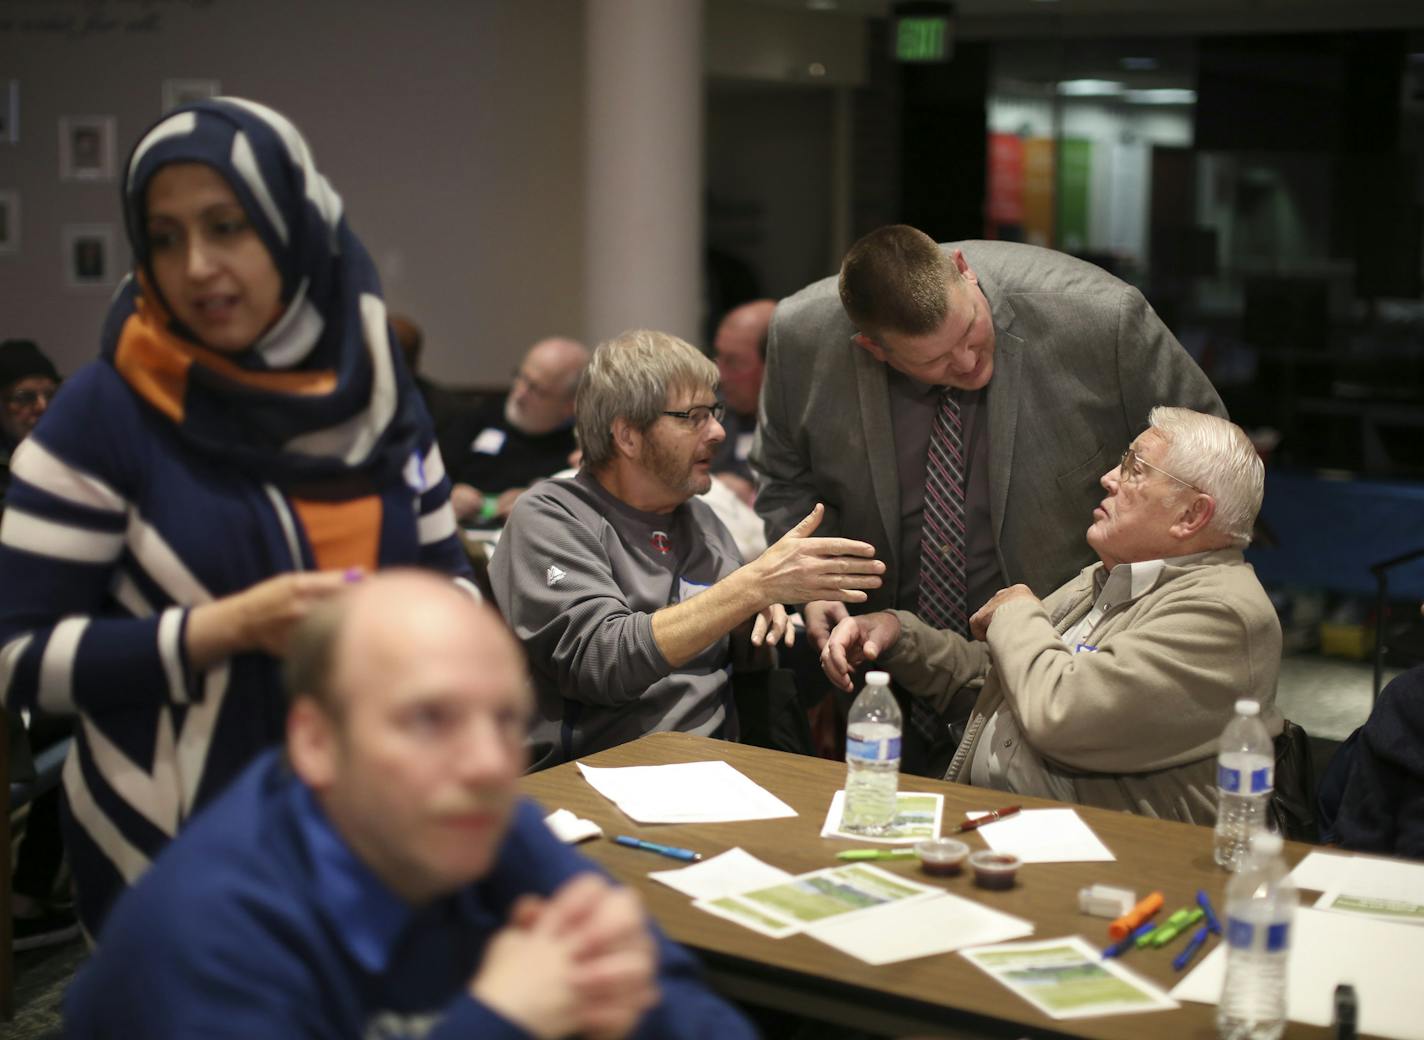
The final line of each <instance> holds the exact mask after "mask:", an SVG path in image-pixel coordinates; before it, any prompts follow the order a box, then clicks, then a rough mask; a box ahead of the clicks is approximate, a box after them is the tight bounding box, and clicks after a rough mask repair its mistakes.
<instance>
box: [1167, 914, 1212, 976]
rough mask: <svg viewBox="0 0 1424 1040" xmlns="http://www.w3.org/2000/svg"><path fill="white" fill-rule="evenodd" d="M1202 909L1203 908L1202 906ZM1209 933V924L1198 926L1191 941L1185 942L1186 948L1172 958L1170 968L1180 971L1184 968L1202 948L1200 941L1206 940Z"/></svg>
mask: <svg viewBox="0 0 1424 1040" xmlns="http://www.w3.org/2000/svg"><path fill="white" fill-rule="evenodd" d="M1203 909H1205V908H1204V907H1203ZM1210 912H1211V911H1209V910H1208V911H1207V913H1210ZM1210 934H1211V925H1209V924H1204V925H1202V926H1201V927H1200V928H1198V929H1197V934H1196V935H1194V936H1192V941H1191V942H1189V943H1187V945H1186V948H1185V949H1183V950H1182V952H1181V953H1179V954H1177V956H1176V957H1174V958H1172V970H1173V971H1181V970H1182V969H1183V968H1185V967H1186V966H1187V965H1188V964H1189V963H1190V962H1191V959H1192V958H1193V957H1195V956H1196V955H1197V951H1198V950H1200V949H1201V948H1202V943H1204V942H1206V937H1207V936H1208V935H1210Z"/></svg>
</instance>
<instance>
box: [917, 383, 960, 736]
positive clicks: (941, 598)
mask: <svg viewBox="0 0 1424 1040" xmlns="http://www.w3.org/2000/svg"><path fill="white" fill-rule="evenodd" d="M963 430H964V424H963V422H962V421H961V417H960V414H959V401H958V399H957V398H956V397H955V395H954V391H953V390H951V389H950V388H949V387H944V388H943V389H941V390H940V394H939V408H938V410H936V412H935V419H934V428H933V429H932V430H931V431H930V449H929V455H928V458H927V459H926V466H925V511H924V517H923V526H922V528H921V533H920V595H919V609H918V611H917V613H918V614H919V615H920V617H921V618H923V619H924V620H925V621H926V622H928V623H929V624H931V625H933V626H934V627H935V628H943V629H948V630H950V631H951V632H958V633H959V634H960V635H962V636H967V635H968V634H969V618H968V613H967V611H966V610H965V584H964V435H963ZM910 725H912V726H914V727H915V729H916V730H917V731H918V732H919V733H920V735H921V736H923V737H924V738H925V740H926V741H928V742H929V747H930V748H931V749H933V748H934V747H935V746H936V745H937V744H938V742H939V741H941V740H943V739H944V737H945V736H946V735H947V732H948V730H947V727H946V723H945V722H944V721H943V720H941V719H940V718H939V716H938V715H937V714H936V713H935V710H934V708H932V707H931V706H930V704H929V702H927V701H924V700H921V699H919V698H918V697H915V698H911V700H910Z"/></svg>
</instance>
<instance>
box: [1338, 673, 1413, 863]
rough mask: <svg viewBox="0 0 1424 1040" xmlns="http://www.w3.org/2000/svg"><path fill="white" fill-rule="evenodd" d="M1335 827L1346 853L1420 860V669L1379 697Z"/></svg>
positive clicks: (1358, 742) (1364, 730)
mask: <svg viewBox="0 0 1424 1040" xmlns="http://www.w3.org/2000/svg"><path fill="white" fill-rule="evenodd" d="M1335 829H1336V831H1337V832H1338V833H1339V835H1340V844H1341V845H1343V846H1344V847H1345V848H1348V849H1362V850H1364V851H1367V852H1381V853H1389V854H1393V855H1397V856H1410V857H1412V858H1415V859H1419V858H1424V668H1414V669H1411V670H1410V671H1408V672H1405V673H1404V674H1403V675H1400V676H1399V677H1398V678H1396V679H1395V680H1394V681H1393V682H1391V683H1390V684H1389V685H1388V686H1386V687H1385V688H1384V690H1383V691H1382V692H1381V693H1380V698H1379V703H1378V704H1376V705H1375V707H1374V710H1373V711H1371V712H1370V717H1369V720H1368V721H1367V722H1366V723H1365V725H1364V727H1363V728H1362V729H1361V730H1360V735H1359V737H1358V738H1357V739H1356V742H1355V750H1354V756H1353V760H1352V761H1351V763H1350V772H1349V777H1348V779H1347V780H1346V784H1345V792H1344V794H1343V795H1342V796H1341V799H1340V812H1339V815H1338V816H1337V818H1336V821H1335Z"/></svg>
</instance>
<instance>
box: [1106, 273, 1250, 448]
mask: <svg viewBox="0 0 1424 1040" xmlns="http://www.w3.org/2000/svg"><path fill="white" fill-rule="evenodd" d="M1117 366H1118V385H1119V386H1120V387H1121V388H1122V408H1123V421H1124V423H1125V424H1126V427H1127V429H1129V430H1131V431H1133V434H1135V433H1137V432H1139V431H1141V430H1145V429H1146V428H1147V416H1148V415H1149V414H1150V413H1151V411H1152V409H1153V408H1154V407H1155V406H1156V405H1159V404H1161V405H1172V406H1174V407H1179V408H1190V409H1192V410H1193V411H1198V412H1206V413H1207V414H1209V415H1219V416H1221V417H1222V418H1223V419H1225V418H1227V415H1226V406H1225V405H1224V404H1222V403H1221V397H1220V395H1218V394H1217V392H1216V388H1215V387H1213V386H1212V385H1211V381H1210V380H1208V379H1207V377H1206V373H1204V372H1203V371H1202V370H1201V368H1200V367H1199V366H1198V365H1197V363H1196V362H1195V361H1193V360H1192V357H1191V355H1190V354H1188V353H1187V351H1186V348H1185V347H1183V346H1182V345H1181V343H1179V342H1178V341H1177V337H1176V336H1174V335H1172V333H1171V331H1170V330H1168V328H1167V326H1166V325H1164V324H1163V323H1162V319H1161V318H1159V317H1158V316H1157V312H1156V311H1154V310H1153V309H1152V307H1151V305H1150V304H1149V303H1148V302H1147V301H1146V300H1145V299H1144V298H1143V296H1142V293H1141V292H1139V291H1138V290H1137V289H1136V288H1133V287H1131V286H1129V287H1128V288H1127V289H1125V290H1124V291H1123V294H1122V297H1121V299H1120V300H1119V301H1118V335H1117ZM1129 436H1132V434H1129Z"/></svg>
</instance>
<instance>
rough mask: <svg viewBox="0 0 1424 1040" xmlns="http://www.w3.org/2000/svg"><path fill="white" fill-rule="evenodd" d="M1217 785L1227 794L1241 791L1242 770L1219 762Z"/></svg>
mask: <svg viewBox="0 0 1424 1040" xmlns="http://www.w3.org/2000/svg"><path fill="white" fill-rule="evenodd" d="M1216 786H1217V787H1219V788H1221V789H1222V790H1223V791H1225V792H1226V793H1227V794H1240V793H1241V770H1239V769H1232V768H1231V767H1230V766H1224V765H1222V764H1221V763H1217V766H1216Z"/></svg>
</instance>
